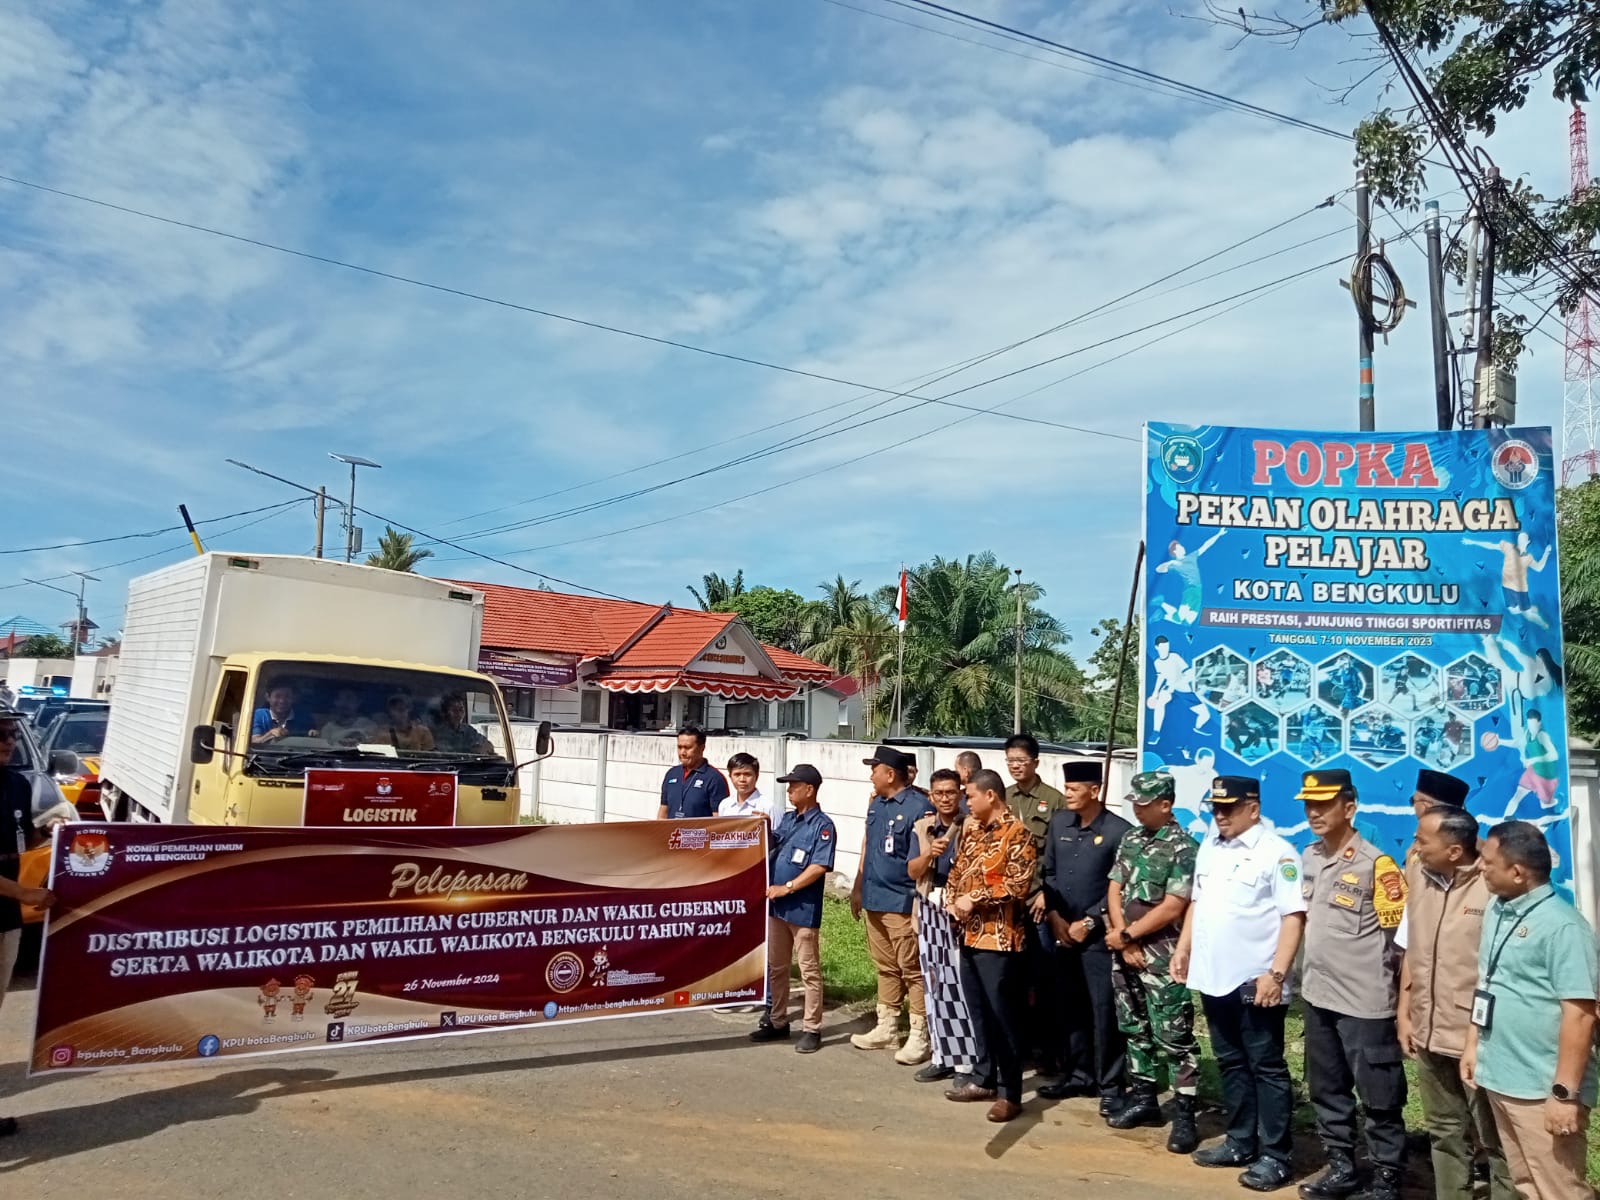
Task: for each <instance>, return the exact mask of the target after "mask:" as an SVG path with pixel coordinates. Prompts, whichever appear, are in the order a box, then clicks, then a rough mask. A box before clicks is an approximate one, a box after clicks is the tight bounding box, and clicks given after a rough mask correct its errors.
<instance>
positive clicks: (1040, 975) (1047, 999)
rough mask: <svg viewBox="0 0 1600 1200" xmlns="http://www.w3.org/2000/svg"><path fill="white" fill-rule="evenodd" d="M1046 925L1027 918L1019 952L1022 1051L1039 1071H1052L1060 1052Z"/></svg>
mask: <svg viewBox="0 0 1600 1200" xmlns="http://www.w3.org/2000/svg"><path fill="white" fill-rule="evenodd" d="M1050 940H1051V935H1050V931H1049V927H1048V926H1046V925H1043V924H1036V923H1034V922H1033V921H1031V920H1030V921H1029V922H1028V942H1027V946H1028V948H1027V949H1026V950H1025V951H1024V952H1023V954H1022V968H1021V969H1022V987H1023V996H1022V1016H1021V1021H1022V1027H1021V1032H1022V1053H1023V1057H1024V1058H1029V1057H1031V1058H1032V1059H1033V1061H1034V1064H1035V1065H1036V1066H1037V1067H1038V1068H1039V1073H1040V1074H1042V1075H1049V1074H1054V1073H1055V1072H1056V1071H1057V1070H1059V1069H1060V1066H1061V1057H1062V1054H1063V1047H1062V1039H1061V1032H1060V1026H1059V1022H1060V1014H1061V1009H1062V1000H1061V980H1060V977H1059V975H1058V973H1057V972H1056V969H1055V963H1054V962H1053V961H1052V956H1051V954H1050V951H1049V949H1048V948H1047V945H1046V943H1047V942H1048V941H1050Z"/></svg>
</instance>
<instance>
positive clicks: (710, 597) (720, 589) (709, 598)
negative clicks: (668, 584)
mask: <svg viewBox="0 0 1600 1200" xmlns="http://www.w3.org/2000/svg"><path fill="white" fill-rule="evenodd" d="M700 583H701V585H702V586H703V587H704V588H705V591H704V592H702V591H700V590H699V589H698V588H696V587H695V586H694V584H692V583H691V584H689V585H688V588H689V594H690V595H691V596H693V597H694V598H695V600H696V601H697V602H698V603H699V605H700V610H701V611H702V612H715V611H716V610H717V606H718V605H719V604H726V603H727V602H728V601H729V600H732V599H733V598H734V597H735V596H742V595H744V571H743V570H742V569H741V570H739V571H737V572H735V573H734V576H733V582H732V583H729V582H728V581H727V580H726V579H724V578H723V577H722V576H721V575H718V574H717V573H716V572H714V571H713V572H712V573H711V574H709V575H702V576H701V577H700Z"/></svg>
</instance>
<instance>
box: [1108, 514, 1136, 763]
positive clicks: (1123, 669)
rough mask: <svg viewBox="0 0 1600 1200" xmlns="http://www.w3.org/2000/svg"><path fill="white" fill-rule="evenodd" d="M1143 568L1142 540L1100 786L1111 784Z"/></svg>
mask: <svg viewBox="0 0 1600 1200" xmlns="http://www.w3.org/2000/svg"><path fill="white" fill-rule="evenodd" d="M1143 570H1144V542H1143V540H1141V541H1140V542H1139V549H1138V552H1137V553H1136V554H1134V556H1133V587H1132V588H1131V589H1130V590H1129V592H1128V615H1127V617H1126V618H1125V619H1124V620H1123V622H1122V653H1121V654H1120V655H1118V656H1117V677H1116V679H1115V680H1113V681H1112V684H1111V720H1110V722H1109V723H1108V724H1107V725H1106V757H1105V761H1104V762H1103V763H1102V764H1101V767H1100V779H1101V783H1102V786H1104V787H1110V786H1111V750H1112V748H1113V747H1114V746H1115V745H1116V743H1117V710H1118V709H1119V708H1121V707H1122V677H1123V676H1124V675H1125V674H1127V672H1128V643H1129V642H1131V641H1132V640H1133V610H1134V608H1135V606H1136V605H1137V604H1138V603H1139V574H1140V572H1141V571H1143Z"/></svg>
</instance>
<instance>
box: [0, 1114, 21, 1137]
mask: <svg viewBox="0 0 1600 1200" xmlns="http://www.w3.org/2000/svg"><path fill="white" fill-rule="evenodd" d="M16 1132H17V1119H16V1118H15V1117H0V1137H12V1136H14V1135H15V1134H16Z"/></svg>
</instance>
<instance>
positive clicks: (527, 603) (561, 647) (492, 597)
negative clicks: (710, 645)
mask: <svg viewBox="0 0 1600 1200" xmlns="http://www.w3.org/2000/svg"><path fill="white" fill-rule="evenodd" d="M449 582H451V583H459V584H461V585H462V586H463V587H470V588H475V589H476V590H478V591H480V592H482V593H483V598H484V605H483V644H484V645H485V646H492V647H495V648H496V649H504V650H544V651H547V652H549V653H553V654H575V655H578V656H579V657H581V658H595V657H598V656H600V655H602V654H609V653H611V652H612V651H613V650H615V649H616V648H617V647H618V646H620V645H622V644H623V643H624V642H626V641H627V640H628V639H629V638H630V637H632V636H633V634H634V633H635V631H637V630H638V629H639V627H640V626H642V625H643V624H644V623H645V622H646V621H649V620H650V619H652V618H653V617H654V616H655V615H656V613H657V612H658V611H660V610H659V609H658V608H657V607H656V606H653V605H649V604H639V603H636V602H635V601H632V600H605V599H602V598H601V597H598V596H569V595H567V594H566V593H564V592H541V591H536V590H534V589H533V588H518V587H506V586H504V585H503V584H498V583H472V582H468V581H466V580H460V579H454V580H450V581H449Z"/></svg>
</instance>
